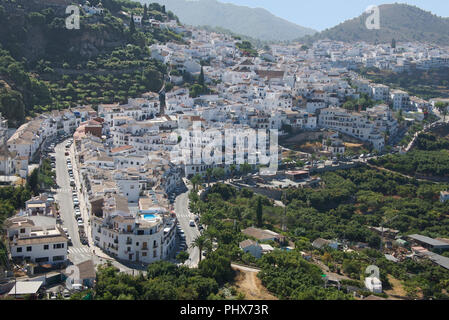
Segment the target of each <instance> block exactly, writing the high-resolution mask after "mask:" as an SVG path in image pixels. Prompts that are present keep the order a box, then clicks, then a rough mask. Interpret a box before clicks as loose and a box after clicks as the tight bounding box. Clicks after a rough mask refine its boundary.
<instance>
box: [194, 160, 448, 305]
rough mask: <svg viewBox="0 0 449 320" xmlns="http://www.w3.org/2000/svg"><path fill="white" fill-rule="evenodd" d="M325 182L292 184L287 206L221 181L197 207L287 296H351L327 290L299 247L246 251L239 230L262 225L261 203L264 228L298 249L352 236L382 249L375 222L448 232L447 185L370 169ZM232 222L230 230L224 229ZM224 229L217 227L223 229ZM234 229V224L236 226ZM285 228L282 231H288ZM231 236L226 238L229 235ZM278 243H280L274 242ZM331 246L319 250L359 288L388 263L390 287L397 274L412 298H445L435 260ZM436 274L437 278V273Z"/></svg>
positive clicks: (383, 273)
mask: <svg viewBox="0 0 449 320" xmlns="http://www.w3.org/2000/svg"><path fill="white" fill-rule="evenodd" d="M322 179H323V186H322V187H320V188H318V189H311V188H304V189H289V190H287V192H286V198H285V200H284V201H286V203H287V210H286V216H285V217H284V214H283V212H284V210H283V209H282V208H280V207H275V206H274V204H273V203H272V202H271V201H270V200H269V199H267V198H265V197H263V196H258V195H255V194H254V193H253V192H252V191H250V190H247V189H242V190H241V191H237V190H236V189H234V188H232V187H230V186H228V185H223V184H215V185H214V186H213V187H212V188H211V191H210V193H209V194H208V195H207V199H206V202H202V201H200V200H199V199H197V197H196V196H195V195H193V194H192V195H191V203H193V204H192V208H191V210H192V211H193V212H195V213H199V214H200V215H201V221H202V222H203V223H205V224H207V225H208V226H209V228H208V230H207V231H208V232H211V233H212V234H215V237H216V239H218V243H223V241H226V242H227V243H228V247H229V249H228V250H229V251H230V252H233V254H232V255H231V257H232V258H233V259H234V260H238V261H242V262H244V263H250V264H256V265H258V266H259V267H261V268H262V272H261V273H260V275H259V276H260V278H261V280H262V283H263V284H264V285H265V286H266V287H267V288H268V289H269V290H270V291H271V292H272V293H274V294H275V295H276V296H278V297H279V298H282V299H347V298H350V296H347V295H346V294H343V293H342V292H339V291H337V290H335V289H332V288H328V289H324V287H323V280H322V279H321V271H320V268H318V267H317V266H314V265H312V264H310V263H308V262H306V261H305V260H303V259H302V258H301V255H300V253H299V251H296V250H293V251H281V250H279V251H277V250H275V251H274V252H273V253H271V254H266V255H264V256H263V257H262V258H261V259H259V260H258V261H255V260H254V259H253V258H252V257H251V256H249V255H248V254H241V253H240V254H239V253H238V250H237V245H238V242H239V241H241V240H242V239H244V238H246V237H242V234H241V233H239V232H238V230H241V229H243V228H245V227H248V226H253V225H254V226H255V225H258V224H259V221H258V220H259V218H258V211H259V210H258V204H259V203H262V227H264V228H269V229H271V230H275V231H277V232H281V230H280V229H281V228H280V225H281V223H282V221H284V223H285V224H286V227H287V230H288V231H287V232H286V233H284V234H285V235H286V236H288V238H289V239H290V240H291V241H294V242H295V244H296V248H297V250H306V251H310V250H312V248H311V242H312V241H313V240H315V239H316V238H318V237H321V238H326V239H339V240H340V241H342V240H345V241H347V242H348V243H353V244H354V243H358V242H364V243H367V244H368V245H369V246H370V247H371V248H376V249H377V248H379V246H380V237H379V236H378V235H377V234H376V233H374V232H373V231H372V230H370V229H369V228H368V227H369V226H379V225H380V224H382V223H383V222H384V223H385V226H388V227H391V228H394V229H397V230H399V231H400V234H401V235H406V234H410V233H416V232H419V233H421V234H424V235H428V236H431V237H438V236H444V237H448V236H449V219H448V217H447V216H446V214H447V212H448V210H449V207H448V205H447V204H441V203H440V202H439V201H438V193H439V191H440V190H444V189H446V188H447V187H448V186H447V185H435V184H430V183H423V182H419V181H417V180H413V179H408V178H405V177H403V176H400V175H396V174H392V173H385V172H380V171H376V170H372V169H367V168H359V169H351V170H344V171H343V170H342V171H337V172H333V173H326V174H323V175H322ZM225 225H228V226H229V227H228V228H223V226H225ZM216 226H218V228H216ZM231 226H233V227H234V228H232V229H231V228H230V227H231ZM281 233H282V232H281ZM225 235H226V237H224V236H225ZM270 244H271V245H273V246H274V247H279V244H277V243H274V242H271V243H270ZM326 252H327V250H323V251H320V250H319V251H317V252H315V251H314V255H315V256H316V255H318V257H319V258H320V260H321V261H323V263H325V264H326V265H327V266H328V267H329V268H330V269H331V271H334V272H338V273H342V274H344V275H346V276H348V277H350V278H351V279H353V282H351V281H348V283H345V284H346V285H354V283H355V284H356V286H357V287H359V288H360V290H359V291H360V293H362V294H364V295H365V296H366V295H367V294H369V293H367V292H364V289H362V288H363V287H364V286H363V284H362V283H361V281H362V280H363V277H364V271H365V269H366V267H367V266H368V265H371V264H373V263H374V264H376V265H378V266H379V267H380V268H381V278H382V281H383V282H384V286H385V288H386V289H389V288H391V287H390V286H391V284H390V283H389V280H388V277H387V276H388V275H390V276H391V277H394V278H395V279H398V280H399V281H400V282H401V283H402V285H403V287H404V288H405V289H404V290H405V291H406V292H407V293H406V295H408V296H409V297H417V296H423V297H426V298H428V297H434V298H439V299H440V298H445V297H446V296H445V294H444V291H443V290H445V289H447V286H448V283H447V282H445V281H444V280H442V279H446V278H447V271H446V270H444V269H442V268H441V267H438V266H435V265H433V264H432V263H430V262H423V263H421V262H420V263H418V262H414V261H405V262H404V263H401V264H395V263H393V262H390V261H387V260H386V259H385V258H384V257H383V256H382V255H381V254H379V253H378V251H377V250H373V249H368V250H365V251H362V252H352V253H349V252H348V253H345V252H341V251H330V252H328V253H326ZM436 275H437V276H436Z"/></svg>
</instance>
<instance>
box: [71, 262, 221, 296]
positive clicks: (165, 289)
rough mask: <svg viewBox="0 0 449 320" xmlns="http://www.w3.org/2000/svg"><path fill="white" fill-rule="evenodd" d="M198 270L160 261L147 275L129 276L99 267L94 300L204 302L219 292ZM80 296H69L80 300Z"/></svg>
mask: <svg viewBox="0 0 449 320" xmlns="http://www.w3.org/2000/svg"><path fill="white" fill-rule="evenodd" d="M203 274H204V272H203V271H202V269H201V268H199V269H189V268H188V267H185V266H181V267H178V266H176V265H175V264H173V263H170V262H166V261H161V262H156V263H153V264H151V265H150V266H149V267H148V270H147V274H146V276H143V275H137V276H132V275H129V274H126V273H123V272H119V270H118V269H117V268H115V267H113V266H110V265H109V266H108V265H104V266H100V267H99V270H98V272H97V284H96V286H95V293H94V299H97V300H198V299H201V300H204V299H207V298H209V297H213V296H214V295H215V294H217V293H218V288H219V286H218V283H217V281H216V280H215V279H214V278H213V277H208V276H204V275H203ZM84 295H85V293H82V294H81V295H79V296H77V295H75V296H72V299H80V298H81V297H82V296H84Z"/></svg>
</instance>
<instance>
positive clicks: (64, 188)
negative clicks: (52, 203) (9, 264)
mask: <svg viewBox="0 0 449 320" xmlns="http://www.w3.org/2000/svg"><path fill="white" fill-rule="evenodd" d="M65 144H66V142H62V143H60V144H58V145H57V146H56V148H55V153H56V154H55V157H56V182H57V184H58V190H57V193H56V200H57V201H58V204H59V212H60V215H61V219H62V220H63V227H64V228H67V229H68V232H69V236H70V237H71V238H72V243H73V246H71V247H69V259H70V260H71V261H72V262H73V263H79V262H82V261H84V260H87V259H89V249H88V247H87V246H84V245H82V244H81V241H80V238H79V233H78V224H77V222H76V220H75V212H74V209H73V202H72V187H71V186H70V177H69V173H68V171H67V163H66V156H65V155H64V153H65Z"/></svg>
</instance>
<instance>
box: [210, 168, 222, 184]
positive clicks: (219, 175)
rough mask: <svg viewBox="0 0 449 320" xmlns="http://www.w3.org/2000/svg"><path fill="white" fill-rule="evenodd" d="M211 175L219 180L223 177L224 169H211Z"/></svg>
mask: <svg viewBox="0 0 449 320" xmlns="http://www.w3.org/2000/svg"><path fill="white" fill-rule="evenodd" d="M212 175H213V176H214V178H215V179H217V180H218V181H220V180H222V179H223V178H224V175H225V171H224V169H223V168H221V167H217V168H215V169H214V170H212Z"/></svg>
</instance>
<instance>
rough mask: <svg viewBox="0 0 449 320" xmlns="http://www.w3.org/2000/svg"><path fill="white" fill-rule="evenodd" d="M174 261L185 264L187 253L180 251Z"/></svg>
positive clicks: (187, 257) (187, 258)
mask: <svg viewBox="0 0 449 320" xmlns="http://www.w3.org/2000/svg"><path fill="white" fill-rule="evenodd" d="M176 260H178V261H179V262H181V263H184V262H186V261H187V260H189V253H188V252H187V251H181V252H180V253H178V255H177V256H176Z"/></svg>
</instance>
